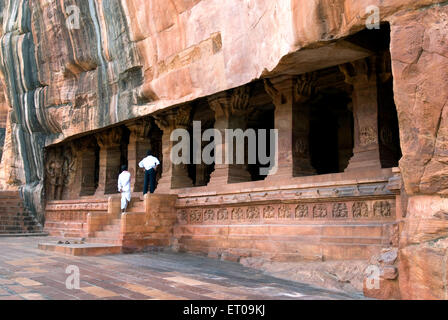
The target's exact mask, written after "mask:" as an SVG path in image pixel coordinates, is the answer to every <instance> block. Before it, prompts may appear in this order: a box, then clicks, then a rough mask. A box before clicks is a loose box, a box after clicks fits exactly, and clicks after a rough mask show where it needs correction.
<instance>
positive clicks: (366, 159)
mask: <svg viewBox="0 0 448 320" xmlns="http://www.w3.org/2000/svg"><path fill="white" fill-rule="evenodd" d="M340 69H341V71H342V72H343V73H344V74H345V81H346V82H347V83H349V84H351V85H352V86H353V94H352V100H353V116H354V120H355V121H354V125H355V128H354V129H355V130H354V134H355V137H354V138H355V139H354V140H355V147H354V149H353V157H352V158H351V159H350V163H349V165H348V167H347V169H346V170H345V171H346V172H350V171H357V170H375V169H381V162H380V152H379V145H378V92H377V76H376V67H375V58H374V57H370V58H367V59H363V60H358V61H355V62H353V63H349V64H345V65H343V66H340Z"/></svg>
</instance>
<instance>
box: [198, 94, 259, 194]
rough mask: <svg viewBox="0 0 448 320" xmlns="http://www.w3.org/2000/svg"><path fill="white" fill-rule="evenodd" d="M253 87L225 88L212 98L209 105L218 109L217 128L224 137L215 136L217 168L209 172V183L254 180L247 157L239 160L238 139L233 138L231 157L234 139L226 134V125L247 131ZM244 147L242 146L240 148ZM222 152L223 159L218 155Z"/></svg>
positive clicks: (215, 185)
mask: <svg viewBox="0 0 448 320" xmlns="http://www.w3.org/2000/svg"><path fill="white" fill-rule="evenodd" d="M249 99H250V91H249V87H247V86H244V87H240V88H237V89H234V90H232V91H231V92H222V93H219V94H217V95H214V96H213V97H210V98H209V105H210V108H211V109H212V110H213V111H214V113H215V127H214V128H215V130H217V131H218V132H219V134H220V136H221V141H220V142H219V141H217V140H215V150H216V151H217V154H216V156H217V158H216V159H215V170H214V171H213V172H212V174H211V176H210V182H209V183H208V185H207V186H208V187H216V188H219V187H222V186H223V185H226V184H229V183H239V182H247V181H251V176H250V173H249V171H248V166H247V161H246V160H247V157H245V158H246V159H245V161H244V164H241V163H240V164H238V163H236V156H235V155H236V151H237V148H241V147H242V146H238V145H237V142H236V139H234V141H233V155H234V157H233V159H231V157H230V152H231V151H232V150H230V148H231V141H228V140H229V139H227V137H226V129H230V130H238V129H241V130H242V131H245V130H246V129H247V117H248V114H249V112H250V105H249ZM240 151H241V150H240ZM219 152H221V156H222V158H221V159H218V156H219ZM244 152H245V155H246V156H247V148H246V146H244Z"/></svg>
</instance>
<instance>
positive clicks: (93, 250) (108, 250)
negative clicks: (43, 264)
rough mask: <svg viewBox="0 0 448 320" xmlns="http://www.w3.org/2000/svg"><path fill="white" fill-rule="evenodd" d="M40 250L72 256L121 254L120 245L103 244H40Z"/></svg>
mask: <svg viewBox="0 0 448 320" xmlns="http://www.w3.org/2000/svg"><path fill="white" fill-rule="evenodd" d="M38 248H39V249H41V250H45V251H53V252H57V253H63V254H67V255H71V256H102V255H109V254H120V253H121V246H120V245H111V244H101V243H95V244H93V243H83V244H80V243H73V242H71V244H65V243H63V244H59V243H54V242H53V243H39V244H38Z"/></svg>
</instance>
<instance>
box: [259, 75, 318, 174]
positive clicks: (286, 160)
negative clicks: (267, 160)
mask: <svg viewBox="0 0 448 320" xmlns="http://www.w3.org/2000/svg"><path fill="white" fill-rule="evenodd" d="M312 88H313V87H312V81H311V78H310V76H308V75H306V76H302V77H300V78H299V79H298V80H296V79H294V78H293V77H291V76H282V77H277V78H273V79H269V80H265V89H266V92H267V93H268V94H269V95H270V96H271V98H272V101H273V103H274V105H275V129H277V130H278V150H277V152H278V164H277V165H278V170H277V172H276V173H275V174H271V175H269V176H268V177H267V178H266V179H267V181H269V180H278V179H280V180H284V179H291V178H292V177H293V176H294V175H310V174H313V173H314V169H313V168H312V166H311V160H310V154H309V150H310V148H309V130H310V118H309V113H310V110H309V106H308V105H307V102H308V100H309V98H310V96H311V93H312ZM294 111H296V112H294ZM294 124H295V127H294ZM294 154H295V155H296V156H295V157H294Z"/></svg>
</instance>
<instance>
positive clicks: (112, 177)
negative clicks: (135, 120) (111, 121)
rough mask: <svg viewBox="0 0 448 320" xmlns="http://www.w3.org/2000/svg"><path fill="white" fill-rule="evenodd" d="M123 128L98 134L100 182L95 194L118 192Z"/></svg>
mask: <svg viewBox="0 0 448 320" xmlns="http://www.w3.org/2000/svg"><path fill="white" fill-rule="evenodd" d="M121 137H122V129H121V128H114V129H111V130H109V131H107V132H104V133H100V134H97V135H96V138H97V141H98V145H99V146H100V173H99V183H98V188H97V190H96V193H95V195H98V196H101V195H105V194H113V193H117V192H118V188H117V181H118V175H119V174H120V162H121V148H120V143H121Z"/></svg>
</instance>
